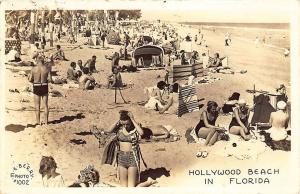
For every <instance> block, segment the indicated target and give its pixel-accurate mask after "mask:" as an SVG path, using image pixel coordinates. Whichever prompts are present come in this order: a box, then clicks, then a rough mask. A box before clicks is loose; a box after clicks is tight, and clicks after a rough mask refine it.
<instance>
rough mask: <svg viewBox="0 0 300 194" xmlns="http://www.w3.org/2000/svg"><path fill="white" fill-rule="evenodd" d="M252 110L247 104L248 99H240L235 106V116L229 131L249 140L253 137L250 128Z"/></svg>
mask: <svg viewBox="0 0 300 194" xmlns="http://www.w3.org/2000/svg"><path fill="white" fill-rule="evenodd" d="M249 114H250V110H249V109H248V107H247V106H246V101H245V100H244V99H240V100H239V101H238V105H237V106H236V107H234V108H233V117H232V120H231V122H230V124H229V132H230V133H231V134H234V135H240V136H241V137H242V138H243V139H244V140H246V141H248V140H250V139H251V136H250V135H247V134H248V133H249V130H248V128H247V127H248V118H249Z"/></svg>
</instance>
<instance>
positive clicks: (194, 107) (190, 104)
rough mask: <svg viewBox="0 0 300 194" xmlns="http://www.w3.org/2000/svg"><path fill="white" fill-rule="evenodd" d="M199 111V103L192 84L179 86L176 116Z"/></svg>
mask: <svg viewBox="0 0 300 194" xmlns="http://www.w3.org/2000/svg"><path fill="white" fill-rule="evenodd" d="M193 111H199V103H198V97H197V92H196V87H195V86H194V85H188V86H184V87H180V88H179V105H178V112H177V116H178V117H181V116H182V115H183V114H185V113H189V112H193Z"/></svg>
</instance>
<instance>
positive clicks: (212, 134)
mask: <svg viewBox="0 0 300 194" xmlns="http://www.w3.org/2000/svg"><path fill="white" fill-rule="evenodd" d="M210 130H211V131H210V132H209V133H208V135H207V137H206V138H205V144H204V145H210V144H209V143H210V141H211V139H212V137H213V136H214V134H215V132H216V130H215V129H210Z"/></svg>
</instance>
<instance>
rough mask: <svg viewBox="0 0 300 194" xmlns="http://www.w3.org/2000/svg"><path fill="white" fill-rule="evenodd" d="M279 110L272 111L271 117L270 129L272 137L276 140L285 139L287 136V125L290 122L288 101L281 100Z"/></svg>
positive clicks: (278, 104)
mask: <svg viewBox="0 0 300 194" xmlns="http://www.w3.org/2000/svg"><path fill="white" fill-rule="evenodd" d="M277 108H278V111H276V112H272V113H271V117H270V122H269V124H270V126H271V128H270V129H269V130H268V132H269V133H270V137H271V138H272V139H273V140H274V141H280V140H284V139H285V138H286V137H287V131H286V127H287V125H288V122H289V115H288V113H286V112H285V110H286V103H285V102H284V101H279V102H278V103H277Z"/></svg>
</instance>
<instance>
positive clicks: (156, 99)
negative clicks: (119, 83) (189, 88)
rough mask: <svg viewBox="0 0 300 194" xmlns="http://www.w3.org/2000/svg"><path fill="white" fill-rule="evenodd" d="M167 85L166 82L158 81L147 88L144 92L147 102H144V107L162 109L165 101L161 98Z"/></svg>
mask: <svg viewBox="0 0 300 194" xmlns="http://www.w3.org/2000/svg"><path fill="white" fill-rule="evenodd" d="M166 86H167V84H166V82H164V81H159V82H158V83H157V85H156V86H155V87H151V88H147V89H146V93H147V97H148V102H147V104H145V108H147V109H152V110H157V107H158V108H160V109H163V108H164V106H163V104H164V103H165V101H164V100H163V99H162V95H163V91H164V89H165V87H166Z"/></svg>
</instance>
